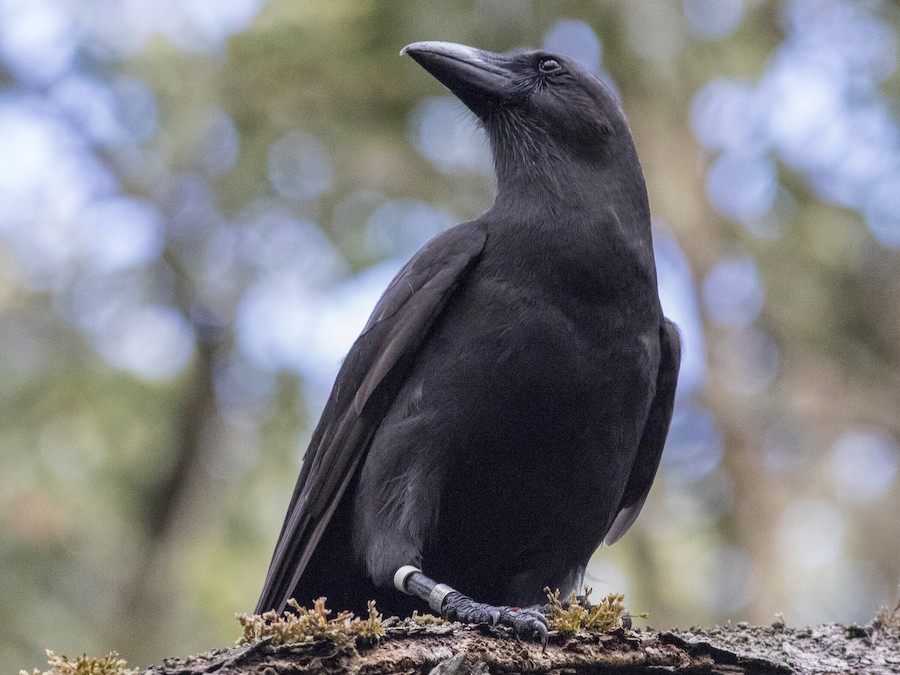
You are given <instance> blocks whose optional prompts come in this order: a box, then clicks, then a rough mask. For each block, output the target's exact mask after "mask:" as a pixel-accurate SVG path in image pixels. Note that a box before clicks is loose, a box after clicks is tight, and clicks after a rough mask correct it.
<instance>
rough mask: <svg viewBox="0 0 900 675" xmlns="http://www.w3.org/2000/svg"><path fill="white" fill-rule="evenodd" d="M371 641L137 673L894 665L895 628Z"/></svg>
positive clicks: (399, 628)
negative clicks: (538, 640)
mask: <svg viewBox="0 0 900 675" xmlns="http://www.w3.org/2000/svg"><path fill="white" fill-rule="evenodd" d="M386 623H387V625H386V626H385V629H386V632H387V634H386V635H385V637H384V638H382V639H381V640H380V641H379V642H378V643H377V644H363V643H361V642H354V641H352V640H351V639H347V638H344V639H341V640H338V641H330V640H325V639H321V640H318V641H315V642H311V643H308V644H295V645H281V646H273V645H271V644H269V643H268V642H266V641H263V642H258V643H254V644H251V645H245V646H242V647H237V648H233V649H222V650H215V651H212V652H208V653H206V654H202V655H198V656H194V657H190V658H187V659H171V660H167V661H166V662H164V663H163V665H161V666H154V667H152V668H150V669H149V670H148V671H147V673H146V675H194V674H198V675H199V674H200V673H218V674H221V675H225V674H228V675H238V674H240V675H244V674H253V675H280V674H281V673H290V674H291V675H295V674H296V675H299V674H301V673H366V674H367V675H376V674H380V673H439V674H440V673H443V674H445V675H453V674H456V673H459V674H464V673H488V672H490V673H495V672H518V673H571V674H572V675H577V674H578V673H692V674H701V673H721V674H725V673H728V674H733V673H754V674H760V675H762V674H769V673H772V674H776V673H777V674H779V675H788V674H793V673H801V674H803V675H818V674H820V673H821V674H824V673H865V674H872V675H880V674H882V673H892V674H898V673H900V628H898V627H886V626H880V625H877V624H873V625H868V626H864V627H857V626H850V627H845V626H840V625H837V624H826V625H822V626H816V627H812V628H786V627H785V626H783V625H781V624H775V625H773V626H771V627H757V626H747V625H746V624H738V625H737V626H729V627H716V628H712V629H700V628H692V629H690V630H687V631H682V630H672V631H659V632H658V631H655V630H652V629H645V630H640V631H638V630H634V631H623V630H618V631H614V632H612V633H603V634H589V633H582V634H579V635H575V636H572V637H565V636H561V635H558V634H556V635H551V638H550V643H549V644H548V646H547V648H546V650H542V649H541V646H540V645H539V644H536V643H526V642H520V641H518V640H516V639H515V638H513V637H512V636H510V635H509V633H508V632H507V631H506V630H505V629H488V628H479V627H471V626H462V625H460V624H450V623H448V624H440V625H422V624H417V623H414V622H412V621H409V620H407V621H403V622H396V621H395V622H393V623H392V622H390V621H389V622H386Z"/></svg>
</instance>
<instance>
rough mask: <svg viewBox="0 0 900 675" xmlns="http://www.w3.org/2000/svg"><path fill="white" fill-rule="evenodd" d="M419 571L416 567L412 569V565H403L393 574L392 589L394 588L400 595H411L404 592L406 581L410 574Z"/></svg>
mask: <svg viewBox="0 0 900 675" xmlns="http://www.w3.org/2000/svg"><path fill="white" fill-rule="evenodd" d="M421 571H422V570H420V569H419V568H418V567H413V566H412V565H404V566H403V567H401V568H400V569H399V570H397V571H396V572H394V588H396V589H397V590H398V591H400V592H401V593H406V594H407V595H412V593H410V592H409V591H408V590H406V580H407V579H408V578H409V575H410V574H413V573H415V572H421Z"/></svg>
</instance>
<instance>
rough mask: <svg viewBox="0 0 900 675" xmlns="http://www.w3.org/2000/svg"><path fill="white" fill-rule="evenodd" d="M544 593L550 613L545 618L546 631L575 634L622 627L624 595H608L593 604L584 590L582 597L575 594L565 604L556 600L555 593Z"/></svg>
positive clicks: (549, 591) (587, 591) (548, 590)
mask: <svg viewBox="0 0 900 675" xmlns="http://www.w3.org/2000/svg"><path fill="white" fill-rule="evenodd" d="M544 592H545V593H546V594H547V598H548V599H549V601H550V608H551V612H550V615H549V616H548V617H547V618H548V621H549V624H550V630H556V631H559V632H560V633H563V634H564V635H565V634H568V635H574V634H575V633H577V632H578V631H594V632H608V631H611V630H615V629H616V628H621V627H622V617H623V616H625V596H624V595H622V594H621V593H611V594H609V595H607V596H606V597H605V598H603V599H601V600H600V601H599V602H597V603H591V602H589V600H588V599H589V597H590V595H591V592H592V589H590V588H585V589H584V596H583V597H582V598H580V599H579V598H578V597H577V596H576V595H575V591H572V594H571V595H570V596H569V602H568V604H567V605H565V606H564V605H563V603H562V602H561V601H560V599H559V590H558V589H557V590H556V591H551V590H550V589H549V588H545V589H544Z"/></svg>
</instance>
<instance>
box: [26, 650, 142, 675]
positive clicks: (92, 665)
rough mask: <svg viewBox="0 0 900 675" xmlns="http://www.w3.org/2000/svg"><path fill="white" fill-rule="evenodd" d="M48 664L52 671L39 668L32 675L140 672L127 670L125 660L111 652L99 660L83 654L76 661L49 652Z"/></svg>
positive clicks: (91, 674) (95, 674) (127, 674)
mask: <svg viewBox="0 0 900 675" xmlns="http://www.w3.org/2000/svg"><path fill="white" fill-rule="evenodd" d="M47 663H49V664H50V670H45V671H44V672H43V673H42V672H41V671H40V670H38V669H37V668H35V669H34V671H33V672H32V673H31V674H30V675H135V674H136V673H137V672H138V671H137V670H131V669H130V668H126V667H125V666H126V665H128V664H127V662H126V661H125V659H120V658H119V655H118V654H117V653H116V652H110V653H109V654H107V655H106V656H103V657H101V658H99V659H97V658H94V657H90V656H88V655H87V654H82V655H81V656H78V657H76V658H74V659H70V658H69V657H68V656H57V655H56V654H54V653H53V652H52V651H50V650H49V649H48V650H47ZM19 675H29V673H28V671H27V670H20V671H19Z"/></svg>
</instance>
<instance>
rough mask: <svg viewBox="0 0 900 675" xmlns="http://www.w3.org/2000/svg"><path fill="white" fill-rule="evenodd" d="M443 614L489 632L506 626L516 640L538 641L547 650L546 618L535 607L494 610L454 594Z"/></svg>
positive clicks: (446, 602)
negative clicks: (490, 629) (481, 627)
mask: <svg viewBox="0 0 900 675" xmlns="http://www.w3.org/2000/svg"><path fill="white" fill-rule="evenodd" d="M442 613H443V614H444V615H445V616H446V617H447V618H448V619H451V620H453V621H462V622H464V623H474V624H484V625H490V626H491V627H492V628H493V627H496V626H498V625H502V626H507V627H509V628H512V630H513V632H514V633H515V635H516V637H517V638H522V639H525V640H530V639H533V638H537V639H539V640H540V642H541V645H543V646H544V647H546V646H547V639H548V635H549V628H548V626H547V617H546V616H545V615H544V613H543V612H542V611H541V610H540V609H539V608H537V607H524V608H519V607H505V606H501V607H497V606H495V605H487V604H485V603H483V602H475V601H474V600H472V598H470V597H468V596H465V595H463V594H462V593H459V592H453V593H451V594H450V595H448V596H447V598H446V600H445V601H444V607H443V612H442Z"/></svg>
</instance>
